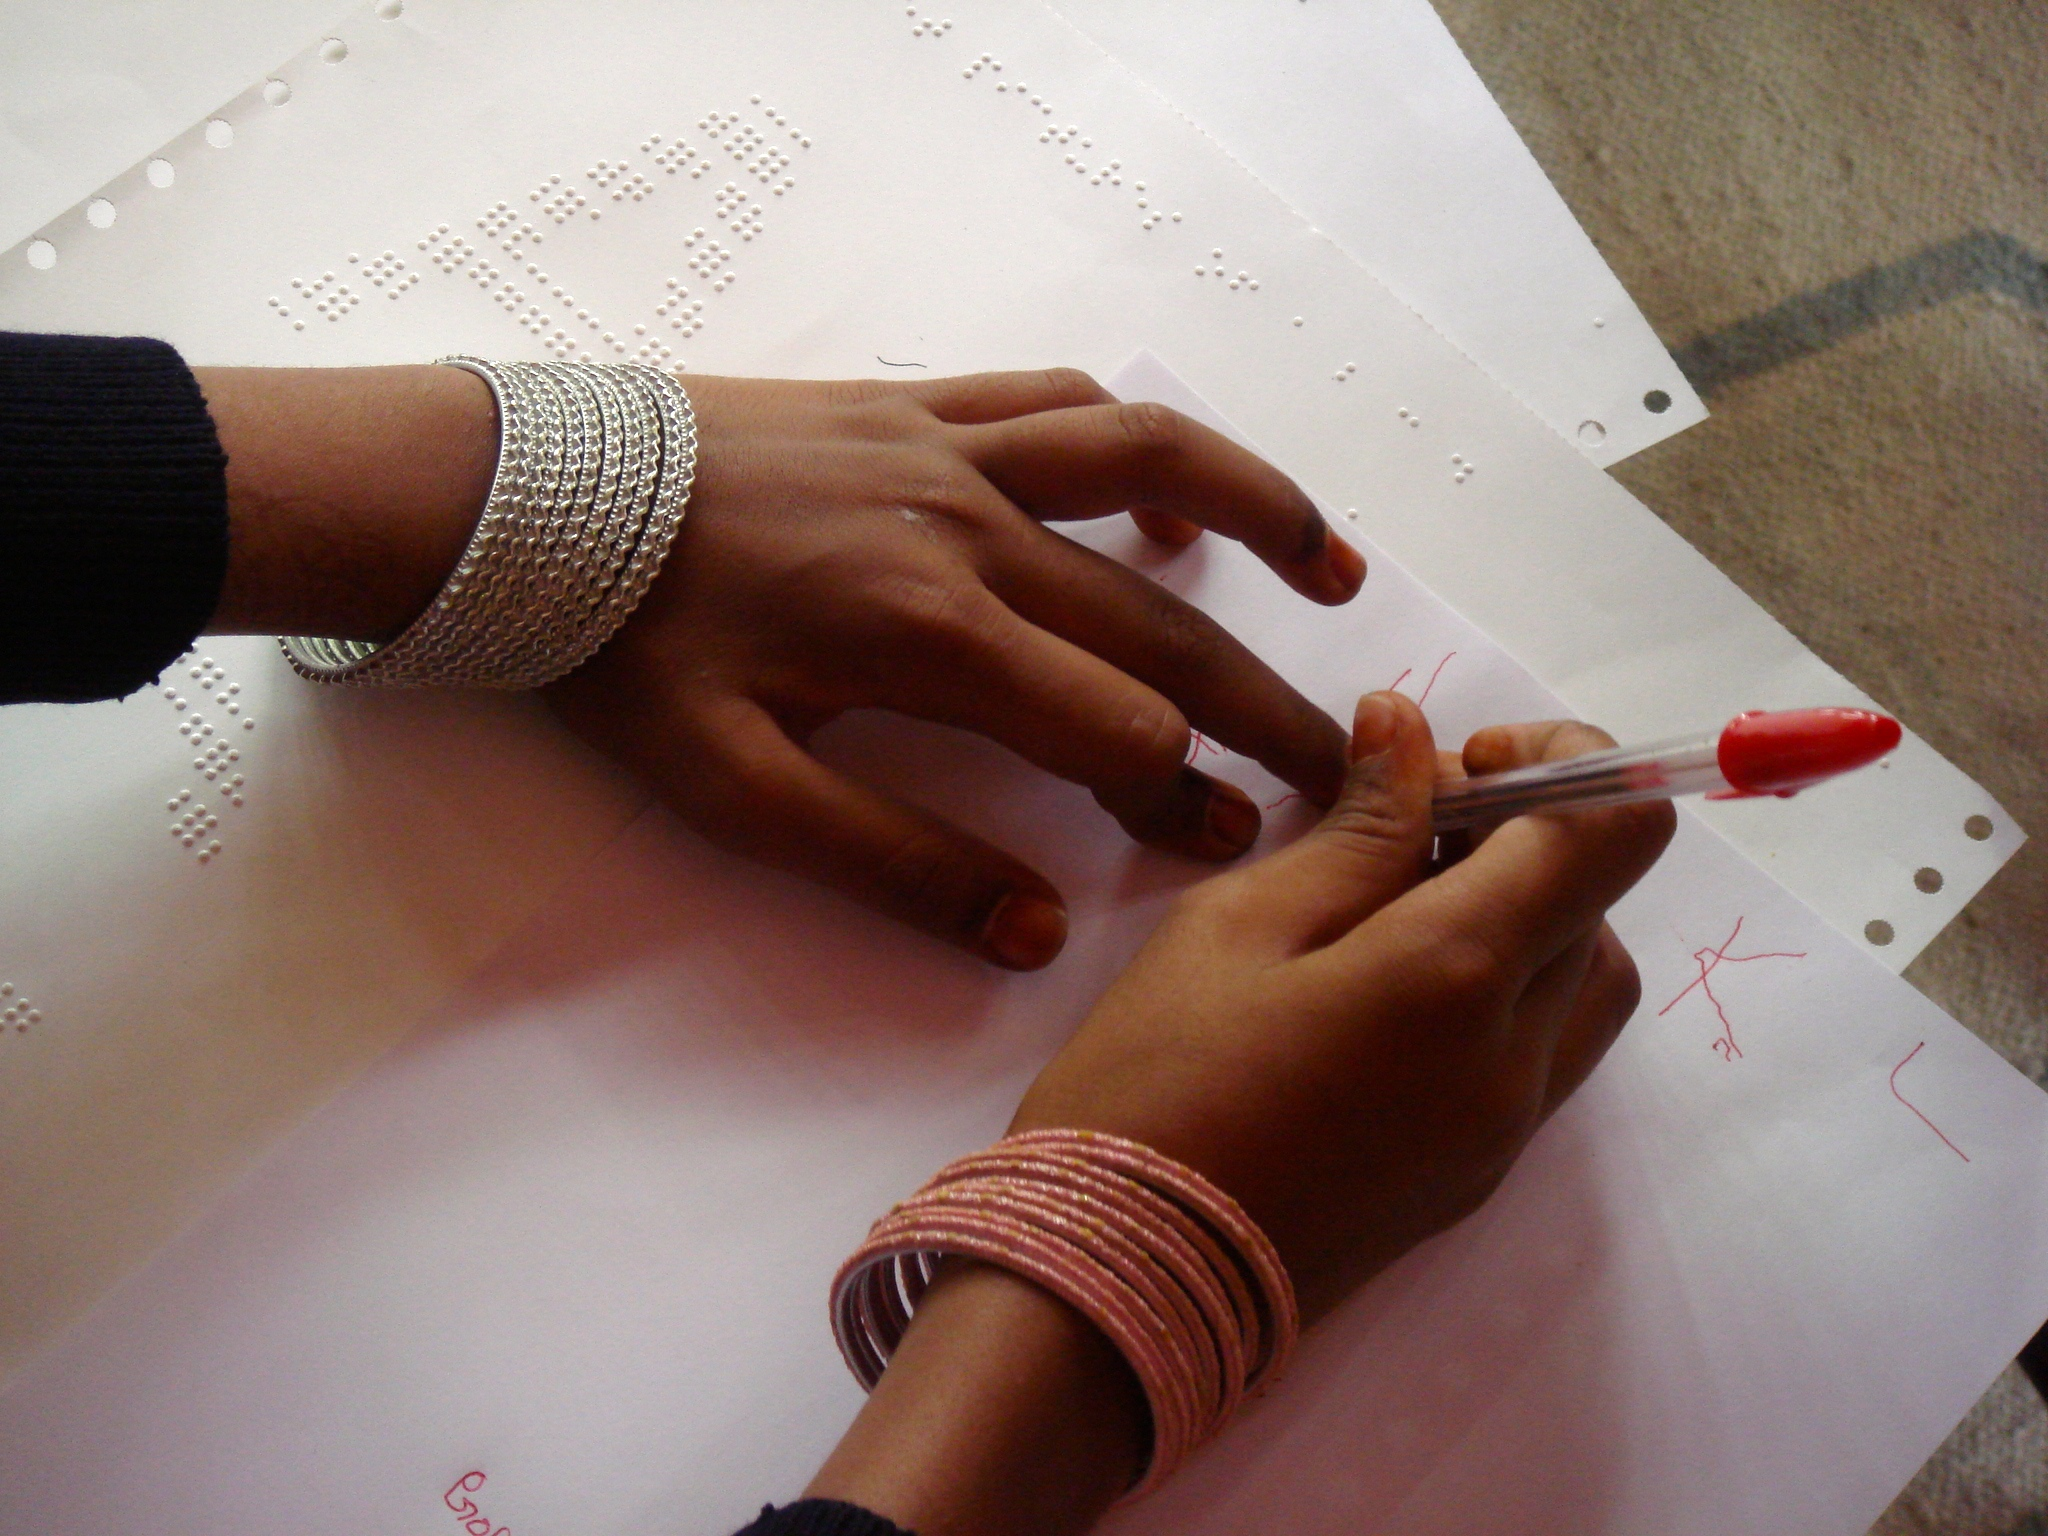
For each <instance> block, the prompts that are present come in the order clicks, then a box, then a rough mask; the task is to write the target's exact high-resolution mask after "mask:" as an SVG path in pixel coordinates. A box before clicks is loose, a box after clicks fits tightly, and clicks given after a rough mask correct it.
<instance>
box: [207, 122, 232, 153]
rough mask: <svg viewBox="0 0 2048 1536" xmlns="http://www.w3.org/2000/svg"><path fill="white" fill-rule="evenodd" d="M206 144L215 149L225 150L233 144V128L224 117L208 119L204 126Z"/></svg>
mask: <svg viewBox="0 0 2048 1536" xmlns="http://www.w3.org/2000/svg"><path fill="white" fill-rule="evenodd" d="M206 142H207V143H208V144H210V145H212V146H213V148H215V149H226V148H227V147H228V146H229V145H230V144H232V143H234V142H235V126H234V124H233V123H230V122H229V121H228V120H227V119H226V118H224V117H215V118H209V119H208V120H207V124H206Z"/></svg>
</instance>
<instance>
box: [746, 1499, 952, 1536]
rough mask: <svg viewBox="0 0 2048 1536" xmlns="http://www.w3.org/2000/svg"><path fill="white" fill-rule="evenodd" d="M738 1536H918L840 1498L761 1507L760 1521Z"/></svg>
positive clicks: (804, 1500)
mask: <svg viewBox="0 0 2048 1536" xmlns="http://www.w3.org/2000/svg"><path fill="white" fill-rule="evenodd" d="M739 1536H915V1533H914V1532H911V1531H906V1530H904V1529H903V1528H902V1527H901V1526H898V1525H892V1524H890V1523H889V1522H888V1521H887V1520H884V1519H883V1518H882V1517H881V1516H880V1515H871V1514H869V1513H868V1512H867V1511H866V1510H864V1509H862V1508H860V1507H859V1506H857V1505H853V1504H841V1503H840V1502H839V1501H838V1500H837V1499H799V1500H798V1501H797V1502H796V1503H794V1504H785V1505H783V1506H782V1508H780V1509H776V1508H775V1507H774V1506H773V1505H765V1504H764V1505H763V1506H762V1507H761V1518H760V1519H758V1520H756V1521H755V1522H754V1523H753V1524H752V1525H750V1526H748V1527H747V1528H746V1529H745V1530H744V1531H741V1532H740V1533H739Z"/></svg>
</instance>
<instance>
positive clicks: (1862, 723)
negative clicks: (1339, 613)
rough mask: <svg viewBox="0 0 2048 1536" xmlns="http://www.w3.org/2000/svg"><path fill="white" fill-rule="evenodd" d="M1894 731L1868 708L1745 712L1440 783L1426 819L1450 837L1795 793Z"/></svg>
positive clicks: (1884, 745) (1877, 750)
mask: <svg viewBox="0 0 2048 1536" xmlns="http://www.w3.org/2000/svg"><path fill="white" fill-rule="evenodd" d="M1900 734H1901V733H1900V730H1899V722H1898V721H1896V720H1893V719H1891V718H1889V717H1887V716H1885V715H1879V714H1873V713H1872V712H1871V711H1869V710H1867V709H1833V708H1828V709H1781V710H1768V711H1766V710H1751V711H1750V712H1748V713H1747V714H1741V715H1737V716H1736V717H1735V718H1734V719H1733V720H1731V721H1729V722H1728V724H1727V725H1726V726H1725V727H1724V728H1723V729H1722V730H1721V731H1720V732H1719V733H1717V734H1715V735H1712V736H1680V737H1673V738H1672V739H1670V740H1668V741H1657V742H1651V743H1650V744H1649V745H1647V746H1641V747H1614V748H1611V749H1610V750H1608V751H1605V752H1593V753H1589V754H1587V755H1586V756H1584V757H1571V758H1566V759H1564V760H1563V761H1561V762H1555V763H1538V764H1536V765H1535V766H1533V767H1530V768H1514V769H1510V770H1509V771H1508V772H1506V773H1489V774H1483V775H1481V776H1480V777H1479V778H1476V779H1464V780H1461V781H1459V782H1458V783H1455V784H1445V785H1443V786H1441V787H1440V788H1438V790H1437V792H1436V800H1435V803H1434V805H1433V806H1432V809H1431V813H1430V819H1431V822H1432V823H1433V824H1434V826H1435V828H1436V830H1437V831H1439V832H1450V831H1454V830H1456V829H1457V828H1459V827H1469V826H1471V825H1473V824H1474V823H1475V822H1481V821H1502V820H1505V819H1506V818H1507V817H1510V816H1521V815H1525V814H1527V813H1528V812H1531V811H1587V810H1591V809H1593V808H1594V807H1595V806H1601V805H1626V804H1628V803H1629V802H1630V801H1633V800H1668V799H1670V798H1671V797H1672V796H1674V795H1698V794H1704V795H1705V796H1706V797H1707V798H1708V799H1709V800H1738V799H1745V798H1748V797H1750V796H1753V795H1779V796H1789V795H1795V794H1797V793H1798V792H1799V791H1800V790H1802V789H1805V788H1806V787H1807V786H1809V785H1812V784H1818V783H1820V782H1821V781H1822V780H1823V779H1831V778H1833V777H1835V775H1837V774H1840V773H1847V772H1849V770H1850V769H1852V768H1861V767H1863V766H1864V765H1865V764H1867V763H1874V762H1876V761H1877V760H1878V759H1879V758H1880V757H1883V756H1884V755H1885V753H1887V752H1889V751H1891V749H1892V748H1893V747H1896V746H1897V745H1898V744H1899V737H1900Z"/></svg>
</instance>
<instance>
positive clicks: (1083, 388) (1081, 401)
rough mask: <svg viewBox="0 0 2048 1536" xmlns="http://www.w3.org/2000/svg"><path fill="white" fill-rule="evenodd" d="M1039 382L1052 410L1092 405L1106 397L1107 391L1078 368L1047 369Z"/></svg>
mask: <svg viewBox="0 0 2048 1536" xmlns="http://www.w3.org/2000/svg"><path fill="white" fill-rule="evenodd" d="M1039 382H1040V388H1041V390H1042V392H1043V394H1044V397H1045V399H1047V400H1048V401H1050V402H1051V408H1052V409H1063V408H1066V407H1070V406H1076V405H1093V404H1094V403H1095V402H1096V401H1098V400H1102V399H1104V398H1106V396H1107V395H1108V391H1107V390H1105V389H1104V388H1103V387H1102V386H1101V385H1100V384H1098V383H1096V382H1095V379H1094V376H1093V375H1091V374H1088V373H1085V372H1083V371H1082V370H1081V369H1079V368H1048V369H1046V370H1045V372H1044V373H1043V374H1041V375H1040V380H1039Z"/></svg>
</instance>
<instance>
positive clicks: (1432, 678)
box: [1415, 651, 1458, 707]
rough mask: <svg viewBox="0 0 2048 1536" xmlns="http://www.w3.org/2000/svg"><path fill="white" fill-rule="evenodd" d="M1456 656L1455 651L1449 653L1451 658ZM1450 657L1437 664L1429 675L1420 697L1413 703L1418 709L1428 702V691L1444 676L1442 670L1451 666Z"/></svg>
mask: <svg viewBox="0 0 2048 1536" xmlns="http://www.w3.org/2000/svg"><path fill="white" fill-rule="evenodd" d="M1457 654H1458V653H1457V652H1456V651H1453V652H1451V656H1455V655H1457ZM1451 656H1446V657H1445V658H1444V659H1443V660H1442V661H1440V662H1438V663H1437V664H1436V670H1435V671H1434V672H1432V673H1430V674H1429V681H1428V682H1427V683H1426V684H1424V685H1423V689H1422V697H1421V698H1419V699H1417V700H1416V701H1415V702H1416V704H1417V706H1418V707H1419V706H1421V705H1424V704H1427V703H1428V702H1429V690H1430V689H1432V688H1434V687H1435V686H1436V680H1437V679H1438V678H1440V677H1442V676H1443V675H1444V668H1445V667H1448V666H1449V665H1450V664H1451Z"/></svg>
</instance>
